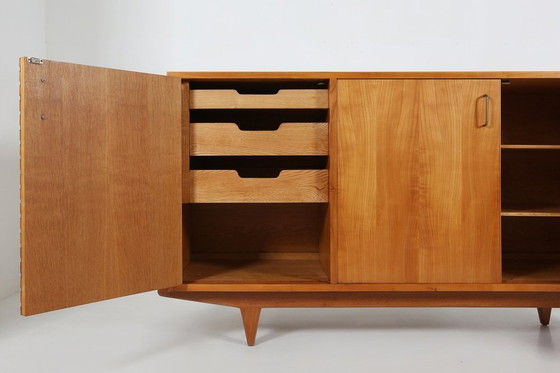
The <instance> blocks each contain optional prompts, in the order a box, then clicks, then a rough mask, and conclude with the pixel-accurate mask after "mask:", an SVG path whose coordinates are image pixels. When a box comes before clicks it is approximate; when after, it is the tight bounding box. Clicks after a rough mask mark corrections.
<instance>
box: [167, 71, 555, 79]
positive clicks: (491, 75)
mask: <svg viewBox="0 0 560 373" xmlns="http://www.w3.org/2000/svg"><path fill="white" fill-rule="evenodd" d="M168 75H171V76H177V77H180V78H182V79H193V80H200V81H206V80H213V79H240V80H250V79H277V80H283V81H285V80H289V79H522V80H529V79H531V80H533V81H535V80H541V79H558V78H560V71H418V72H416V71H414V72H412V71H400V72H399V71H396V72H393V71H382V72H360V71H358V72H355V71H346V72H303V71H289V72H285V71H275V72H272V71H271V72H266V71H265V72H256V71H229V72H208V71H171V72H168Z"/></svg>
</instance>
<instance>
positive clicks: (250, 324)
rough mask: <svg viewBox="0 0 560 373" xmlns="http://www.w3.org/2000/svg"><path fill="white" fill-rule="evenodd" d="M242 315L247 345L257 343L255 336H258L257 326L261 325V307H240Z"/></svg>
mask: <svg viewBox="0 0 560 373" xmlns="http://www.w3.org/2000/svg"><path fill="white" fill-rule="evenodd" d="M240 310H241V317H242V318H243V327H244V328H245V337H247V345H248V346H254V345H255V337H256V336H257V328H258V327H259V316H260V315H261V309H260V308H240Z"/></svg>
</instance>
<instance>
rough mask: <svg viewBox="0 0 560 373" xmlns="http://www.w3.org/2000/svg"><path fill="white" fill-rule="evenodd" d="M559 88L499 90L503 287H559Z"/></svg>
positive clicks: (541, 84)
mask: <svg viewBox="0 0 560 373" xmlns="http://www.w3.org/2000/svg"><path fill="white" fill-rule="evenodd" d="M559 100H560V83H559V82H558V80H557V79H516V80H512V81H511V82H509V84H504V85H502V252H503V255H502V258H503V260H502V271H503V282H505V283H557V282H560V245H559V244H558V243H559V242H560V105H558V103H559Z"/></svg>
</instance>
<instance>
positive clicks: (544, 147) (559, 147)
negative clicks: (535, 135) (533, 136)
mask: <svg viewBox="0 0 560 373" xmlns="http://www.w3.org/2000/svg"><path fill="white" fill-rule="evenodd" d="M502 149H526V150H531V149H535V150H560V145H502Z"/></svg>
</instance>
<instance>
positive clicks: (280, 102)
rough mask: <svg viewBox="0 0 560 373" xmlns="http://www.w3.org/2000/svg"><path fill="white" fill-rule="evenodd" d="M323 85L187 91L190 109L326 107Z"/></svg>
mask: <svg viewBox="0 0 560 373" xmlns="http://www.w3.org/2000/svg"><path fill="white" fill-rule="evenodd" d="M328 107H329V94H328V91H327V90H326V89H281V90H279V91H278V92H277V93H276V94H241V93H239V92H237V91H236V90H235V89H195V90H191V91H190V108H191V109H327V108H328Z"/></svg>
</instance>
